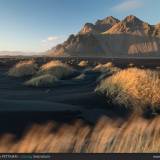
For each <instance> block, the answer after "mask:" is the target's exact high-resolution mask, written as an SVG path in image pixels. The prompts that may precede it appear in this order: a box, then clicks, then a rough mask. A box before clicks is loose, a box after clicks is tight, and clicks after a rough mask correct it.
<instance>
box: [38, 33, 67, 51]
mask: <svg viewBox="0 0 160 160" xmlns="http://www.w3.org/2000/svg"><path fill="white" fill-rule="evenodd" d="M65 40H66V36H49V37H47V38H46V39H43V40H41V48H42V50H48V49H51V48H52V47H54V46H56V45H57V44H60V43H62V42H64V41H65Z"/></svg>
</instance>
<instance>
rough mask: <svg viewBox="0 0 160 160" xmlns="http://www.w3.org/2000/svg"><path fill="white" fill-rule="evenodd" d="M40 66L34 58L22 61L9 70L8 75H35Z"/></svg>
mask: <svg viewBox="0 0 160 160" xmlns="http://www.w3.org/2000/svg"><path fill="white" fill-rule="evenodd" d="M37 69H38V66H37V64H36V63H35V61H33V60H29V61H20V62H19V63H17V64H16V65H15V66H13V67H12V68H11V69H9V71H8V75H9V76H12V77H25V76H31V75H34V74H35V73H36V72H37Z"/></svg>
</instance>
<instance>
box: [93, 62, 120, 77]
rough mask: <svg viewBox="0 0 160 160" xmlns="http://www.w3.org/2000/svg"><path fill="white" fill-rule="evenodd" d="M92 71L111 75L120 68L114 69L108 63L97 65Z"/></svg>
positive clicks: (111, 64)
mask: <svg viewBox="0 0 160 160" xmlns="http://www.w3.org/2000/svg"><path fill="white" fill-rule="evenodd" d="M93 71H94V72H102V73H106V72H108V73H109V74H113V73H116V72H118V71H120V68H118V67H115V66H114V65H113V63H112V62H108V63H105V64H98V65H97V66H95V67H94V68H93Z"/></svg>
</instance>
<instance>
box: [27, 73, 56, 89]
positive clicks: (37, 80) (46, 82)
mask: <svg viewBox="0 0 160 160" xmlns="http://www.w3.org/2000/svg"><path fill="white" fill-rule="evenodd" d="M55 82H57V78H56V77H55V76H53V75H50V74H44V75H40V76H38V77H33V78H32V79H30V80H28V81H27V82H25V85H26V86H32V87H50V86H54V85H55Z"/></svg>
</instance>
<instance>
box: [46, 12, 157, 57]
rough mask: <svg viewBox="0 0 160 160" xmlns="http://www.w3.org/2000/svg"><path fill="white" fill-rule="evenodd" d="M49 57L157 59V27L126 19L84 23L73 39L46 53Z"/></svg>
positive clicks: (136, 19) (134, 19)
mask: <svg viewBox="0 0 160 160" xmlns="http://www.w3.org/2000/svg"><path fill="white" fill-rule="evenodd" d="M48 54H49V55H53V56H116V57H121V56H143V57H144V56H160V24H157V25H150V24H148V23H146V22H143V21H142V20H140V19H138V18H137V17H135V16H133V15H130V16H127V17H126V18H124V19H123V20H122V21H120V20H118V19H116V18H114V17H112V16H110V17H107V18H105V19H102V20H98V21H97V22H96V23H95V24H92V23H86V24H85V25H84V27H83V28H82V29H81V30H80V32H78V33H77V34H76V35H70V36H69V38H68V39H67V40H66V41H65V42H64V43H62V44H59V45H57V46H56V47H54V48H52V49H51V50H49V51H48Z"/></svg>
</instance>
